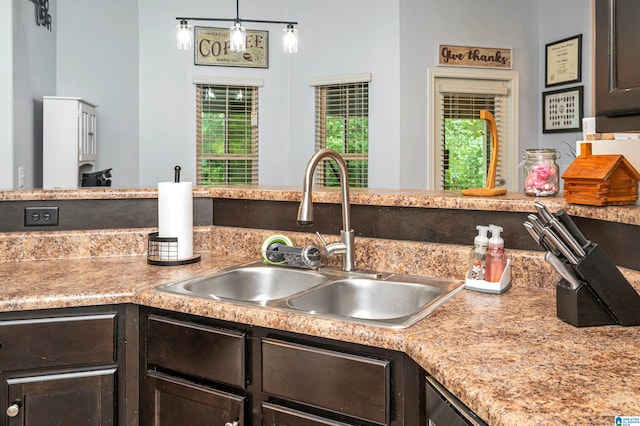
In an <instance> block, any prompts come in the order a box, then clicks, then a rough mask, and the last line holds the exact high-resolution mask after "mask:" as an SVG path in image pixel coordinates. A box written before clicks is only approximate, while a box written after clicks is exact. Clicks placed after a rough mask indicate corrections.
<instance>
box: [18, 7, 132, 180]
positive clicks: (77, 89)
mask: <svg viewBox="0 0 640 426" xmlns="http://www.w3.org/2000/svg"><path fill="white" fill-rule="evenodd" d="M21 1H22V0H21ZM58 17H59V25H58V33H57V34H58V62H57V75H58V78H57V93H56V94H57V95H58V96H80V97H82V98H84V99H86V100H88V101H89V102H91V103H93V104H97V105H98V136H97V138H98V161H97V164H96V169H97V170H103V169H106V168H113V171H112V173H113V177H114V182H115V183H116V185H117V186H120V187H124V186H137V185H138V173H139V170H138V169H139V165H138V163H139V161H138V160H139V158H138V152H139V151H138V124H139V123H138V122H139V120H138V114H139V110H140V105H139V102H138V98H139V95H140V87H139V81H138V80H139V73H138V51H139V50H140V46H139V44H138V31H139V24H138V3H137V2H136V1H131V0H109V1H96V0H62V1H59V2H58Z"/></svg>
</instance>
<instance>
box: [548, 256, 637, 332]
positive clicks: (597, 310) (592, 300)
mask: <svg viewBox="0 0 640 426" xmlns="http://www.w3.org/2000/svg"><path fill="white" fill-rule="evenodd" d="M585 251H586V252H587V253H586V255H585V256H584V257H583V258H582V259H581V260H580V261H579V262H578V264H577V265H575V266H574V267H573V269H574V271H575V272H576V275H577V276H578V279H579V280H580V281H581V284H580V286H579V287H578V288H577V289H575V290H574V289H572V288H571V287H570V286H569V284H568V283H567V282H566V281H565V280H561V281H560V282H559V283H558V285H557V286H556V309H557V315H558V317H559V318H560V319H561V320H563V321H565V322H567V323H569V324H571V325H574V326H576V327H590V326H598V325H613V324H620V325H623V326H633V325H640V295H639V294H638V293H637V292H636V290H635V289H634V288H633V287H632V286H631V284H629V282H628V281H627V279H626V278H625V277H624V276H623V275H622V273H621V272H620V270H619V269H618V267H617V266H616V265H615V264H614V263H613V262H612V261H611V259H610V258H609V256H607V254H606V253H605V251H604V250H603V249H602V248H601V247H600V246H598V245H597V244H590V245H589V246H588V247H587V248H586V249H585Z"/></svg>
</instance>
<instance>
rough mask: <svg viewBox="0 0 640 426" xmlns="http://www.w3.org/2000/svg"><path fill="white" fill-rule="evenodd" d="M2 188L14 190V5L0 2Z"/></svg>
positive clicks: (0, 178) (0, 163)
mask: <svg viewBox="0 0 640 426" xmlns="http://www.w3.org/2000/svg"><path fill="white" fill-rule="evenodd" d="M0 93H2V96H0V153H2V154H1V155H0V188H13V187H14V185H13V3H12V2H10V1H2V2H0Z"/></svg>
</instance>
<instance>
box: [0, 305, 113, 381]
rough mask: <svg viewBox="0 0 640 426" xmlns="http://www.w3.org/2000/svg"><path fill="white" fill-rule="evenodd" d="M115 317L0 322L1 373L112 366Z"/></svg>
mask: <svg viewBox="0 0 640 426" xmlns="http://www.w3.org/2000/svg"><path fill="white" fill-rule="evenodd" d="M115 336H116V314H115V313H108V314H102V315H80V316H72V317H51V318H38V319H24V320H10V321H0V370H1V371H15V370H22V369H32V368H50V367H61V366H70V365H82V364H99V363H113V362H115V360H116V355H115V353H116V352H115Z"/></svg>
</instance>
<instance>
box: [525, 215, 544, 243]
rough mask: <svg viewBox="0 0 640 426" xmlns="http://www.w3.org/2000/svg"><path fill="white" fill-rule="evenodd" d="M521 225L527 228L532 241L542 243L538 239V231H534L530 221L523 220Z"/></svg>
mask: <svg viewBox="0 0 640 426" xmlns="http://www.w3.org/2000/svg"><path fill="white" fill-rule="evenodd" d="M522 225H523V226H524V229H526V230H527V232H528V233H529V235H531V238H533V241H535V242H536V243H538V244H540V245H542V242H541V241H540V234H538V232H537V231H536V229H535V227H534V226H533V225H532V224H531V222H527V221H525V222H524V223H523V224H522Z"/></svg>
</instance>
